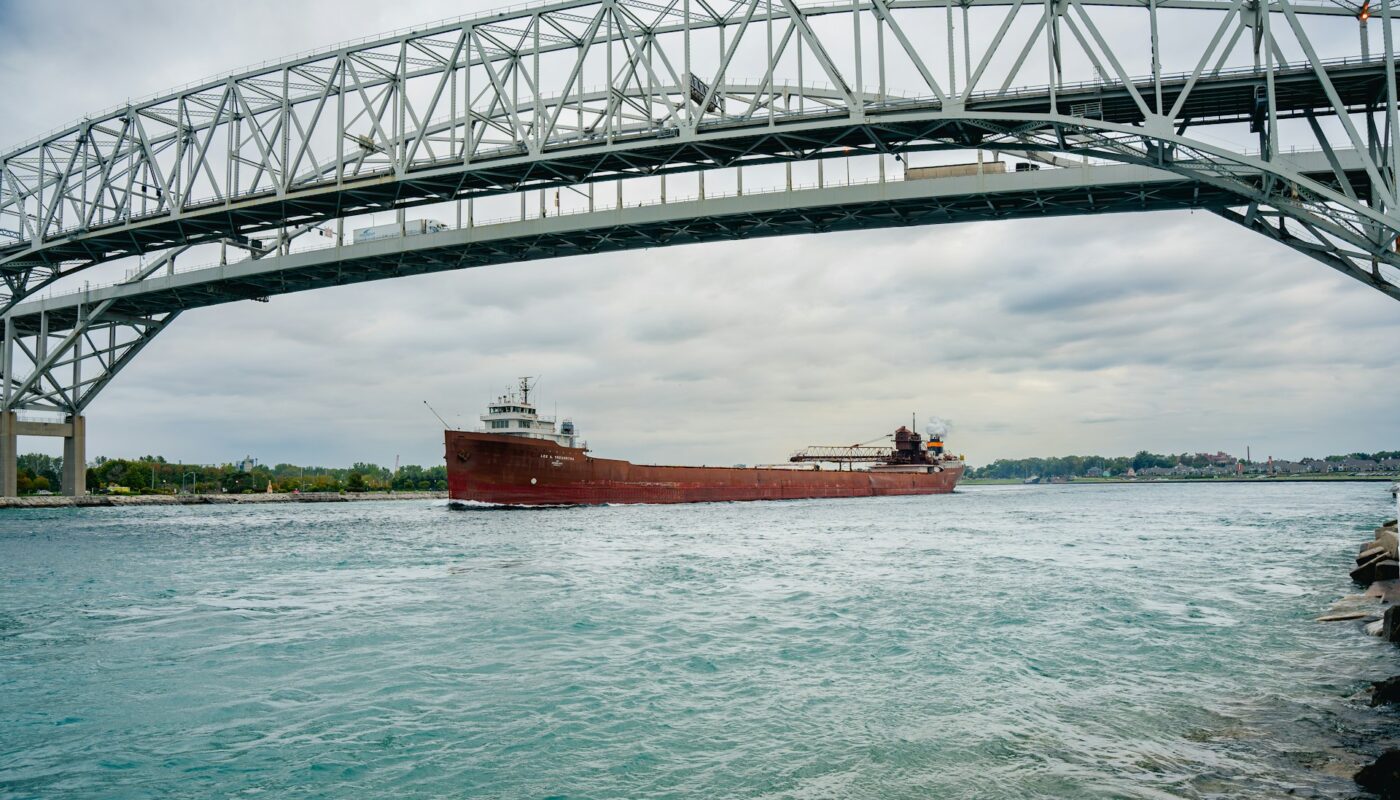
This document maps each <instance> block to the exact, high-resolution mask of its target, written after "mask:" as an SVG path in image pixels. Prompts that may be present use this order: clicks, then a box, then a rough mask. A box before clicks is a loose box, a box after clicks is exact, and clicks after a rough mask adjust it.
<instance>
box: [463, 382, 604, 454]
mask: <svg viewBox="0 0 1400 800" xmlns="http://www.w3.org/2000/svg"><path fill="white" fill-rule="evenodd" d="M531 381H532V379H531V378H521V379H520V384H519V386H518V387H517V388H513V389H511V390H509V391H507V392H506V393H505V394H503V395H501V396H500V397H498V398H496V401H495V402H494V403H491V404H489V405H488V406H487V407H486V413H485V414H482V415H481V431H482V432H483V433H498V434H501V435H504V436H522V437H525V438H527V439H547V440H549V441H551V442H555V443H556V444H560V445H562V446H564V447H583V446H584V445H582V444H580V443H579V441H578V431H577V429H576V428H575V427H574V422H573V420H570V419H566V420H564V421H563V423H562V424H561V423H557V422H556V421H555V419H554V418H553V417H541V416H540V414H539V411H538V410H537V409H536V408H535V406H534V405H533V404H531V403H530V390H531V389H533V388H534V384H533V383H531Z"/></svg>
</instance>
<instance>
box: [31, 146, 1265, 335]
mask: <svg viewBox="0 0 1400 800" xmlns="http://www.w3.org/2000/svg"><path fill="white" fill-rule="evenodd" d="M1237 202H1238V199H1237V198H1236V197H1235V196H1234V195H1232V194H1231V193H1229V192H1226V191H1223V190H1220V189H1215V188H1213V187H1209V186H1206V185H1203V184H1200V183H1197V182H1193V181H1189V180H1186V179H1183V178H1181V177H1180V176H1178V175H1174V174H1172V173H1168V172H1163V171H1160V170H1154V169H1150V168H1146V167H1137V166H1118V165H1110V166H1102V165H1101V166H1088V167H1083V168H1068V169H1047V170H1042V171H1039V172H1030V173H1010V174H989V175H983V176H980V177H979V176H970V177H965V178H939V179H931V180H910V181H892V182H886V183H866V184H855V185H850V186H829V187H825V188H805V189H802V188H799V189H793V190H785V191H777V192H768V193H762V194H748V195H742V196H726V197H714V198H708V199H703V200H698V199H697V200H688V201H682V202H669V203H664V204H661V203H658V204H653V205H645V206H640V207H627V208H622V209H608V210H602V211H594V212H586V213H575V214H566V215H563V216H556V217H546V218H541V219H526V220H523V221H514V222H504V223H499V224H492V225H481V226H476V227H471V228H461V229H454V230H448V231H443V232H440V233H435V234H425V235H420V236H412V237H407V238H395V239H385V240H379V241H373V242H366V243H362V244H349V245H343V246H339V247H331V248H326V249H321V250H310V251H304V252H297V253H292V254H290V255H285V256H269V257H265V258H262V259H258V260H248V261H242V262H238V263H234V264H229V265H225V266H217V267H208V268H203V269H193V270H189V271H186V272H177V273H175V274H173V275H159V276H153V277H150V278H147V279H145V280H143V281H141V282H139V283H134V284H118V285H114V286H108V287H104V288H99V289H92V290H89V291H86V292H79V293H74V294H69V295H62V296H58V297H53V298H46V299H42V300H35V301H31V302H28V303H23V304H21V305H19V306H17V307H16V308H15V309H14V311H13V313H12V315H11V317H12V319H13V320H14V323H15V327H16V331H17V332H20V333H33V332H37V331H38V329H39V326H40V316H41V315H43V314H47V317H48V319H47V325H48V330H49V331H50V332H51V333H52V332H57V331H61V330H65V329H68V328H71V327H72V326H73V325H74V323H75V321H76V318H77V313H78V308H79V306H81V305H91V304H94V303H99V302H102V301H105V300H113V301H114V302H113V304H112V306H111V307H110V309H109V310H108V312H107V316H108V317H109V318H110V317H121V316H128V317H139V316H145V315H149V314H159V313H165V312H170V311H180V310H185V309H191V308H198V307H202V306H209V305H216V304H221V303H230V302H235V301H239V300H248V299H252V298H265V297H268V296H271V295H277V294H286V293H289V292H298V291H303V290H308V289H315V288H321V287H325V286H338V285H344V284H350V283H360V282H363V281H372V280H379V279H383V278H392V277H402V276H406V275H416V274H423V273H429V272H440V271H444V270H455V269H464V268H468V267H477V266H486V265H491V264H502V263H508V262H516V261H527V260H535V259H543V258H556V257H561V256H570V255H582V254H587V253H606V252H615V251H620V250H629V249H637V248H643V247H661V246H665V245H674V244H686V243H693V242H708V241H720V240H726V239H746V238H755V237H763V236H781V235H785V234H796V233H813V232H819V231H847V230H865V229H874V228H887V227H901V226H911V225H928V224H937V223H946V222H969V221H976V220H995V219H1015V218H1027V217H1047V216H1059V215H1071V214H1102V213H1115V212H1131V211H1157V210H1164V209H1186V208H1212V207H1225V206H1228V205H1231V204H1234V203H1237Z"/></svg>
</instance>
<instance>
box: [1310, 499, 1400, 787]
mask: <svg viewBox="0 0 1400 800" xmlns="http://www.w3.org/2000/svg"><path fill="white" fill-rule="evenodd" d="M1374 536H1375V538H1374V539H1372V540H1371V541H1368V542H1365V543H1363V544H1362V545H1361V548H1360V550H1359V552H1358V553H1357V555H1356V568H1355V569H1353V570H1352V571H1351V579H1352V580H1353V581H1355V582H1356V583H1357V584H1359V585H1361V586H1364V587H1365V589H1364V591H1362V592H1361V593H1359V594H1350V595H1347V596H1346V597H1343V598H1342V599H1341V600H1338V601H1337V602H1336V603H1335V604H1333V606H1332V608H1331V609H1330V610H1329V611H1328V612H1327V613H1326V614H1324V615H1322V616H1320V617H1318V621H1319V622H1356V623H1357V624H1359V625H1360V626H1361V629H1362V630H1364V631H1365V632H1366V633H1368V634H1370V635H1372V636H1379V637H1381V638H1382V639H1384V640H1386V641H1388V642H1393V643H1395V644H1396V645H1397V646H1400V537H1397V530H1396V521H1395V520H1391V521H1389V522H1387V523H1385V524H1384V525H1382V526H1381V527H1379V528H1376V530H1375V533H1374ZM1357 699H1358V700H1359V701H1362V702H1367V703H1369V704H1370V705H1371V706H1376V707H1379V706H1388V707H1390V708H1391V709H1395V710H1400V676H1396V677H1393V678H1387V679H1386V680H1383V681H1376V682H1375V683H1373V684H1372V685H1371V687H1370V688H1369V689H1367V690H1366V691H1364V692H1363V693H1362V694H1361V695H1359V696H1358V697H1357ZM1356 782H1357V783H1358V784H1360V785H1361V786H1362V787H1363V788H1365V789H1368V790H1370V791H1372V792H1375V793H1377V794H1379V795H1380V796H1382V797H1397V798H1400V749H1397V748H1390V749H1387V750H1386V751H1385V752H1383V753H1381V755H1380V757H1379V758H1377V759H1376V760H1375V761H1374V762H1372V763H1370V764H1367V765H1366V766H1364V767H1362V768H1361V770H1360V771H1358V772H1357V773H1356Z"/></svg>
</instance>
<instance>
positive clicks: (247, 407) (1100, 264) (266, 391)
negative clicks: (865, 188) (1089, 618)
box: [0, 0, 1400, 465]
mask: <svg viewBox="0 0 1400 800" xmlns="http://www.w3.org/2000/svg"><path fill="white" fill-rule="evenodd" d="M491 5H494V4H492V3H460V2H459V3H446V2H436V3H434V2H417V3H411V2H405V3H394V4H389V3H383V2H378V3H367V2H306V3H295V2H277V3H273V2H247V1H245V2H239V3H236V4H235V3H228V4H221V5H215V4H191V3H175V2H163V3H154V2H122V3H95V2H93V3H71V2H42V3H40V2H33V3H21V2H15V1H14V0H0V108H3V109H4V110H5V114H4V115H3V116H0V149H8V148H9V146H10V145H12V144H14V143H16V142H18V141H20V140H23V139H28V138H29V137H31V136H34V135H37V134H39V133H41V132H43V131H46V130H49V129H51V128H54V127H57V126H59V125H62V124H66V123H69V122H71V121H73V120H74V119H76V118H78V117H79V116H81V115H82V114H83V113H84V112H88V111H94V110H97V109H101V108H106V107H108V106H111V105H114V104H117V103H121V102H124V101H125V100H126V99H127V98H128V97H137V96H141V95H145V94H148V93H151V92H155V91H158V90H161V89H164V88H168V87H170V86H174V85H178V84H182V83H184V82H186V81H189V80H193V79H195V78H199V77H204V76H207V75H210V74H214V73H218V72H221V71H225V70H229V69H232V68H235V67H239V66H242V65H244V64H247V63H251V62H254V61H259V60H262V59H275V58H278V57H279V56H283V55H286V54H288V53H292V52H296V51H300V50H305V49H309V48H312V47H317V46H320V45H324V44H329V43H333V42H336V41H340V40H344V39H348V38H352V37H358V36H364V35H370V34H374V33H377V32H381V31H384V30H388V29H392V28H397V27H402V26H406V25H410V24H414V23H420V22H425V21H429V20H435V19H438V18H441V17H446V16H451V15H456V14H461V13H466V12H470V11H473V10H477V9H485V8H489V7H490V6H491ZM211 31H213V32H214V33H212V34H211V33H210V32H211ZM1398 343H1400V303H1396V302H1395V301H1394V300H1390V299H1387V298H1386V297H1384V296H1383V295H1381V294H1380V293H1378V292H1376V291H1374V290H1371V289H1368V288H1366V287H1365V286H1363V285H1361V284H1360V283H1357V282H1355V281H1353V280H1350V279H1348V278H1345V277H1343V276H1341V275H1339V274H1337V273H1335V272H1332V271H1331V270H1329V269H1327V268H1326V267H1323V266H1321V265H1320V264H1318V263H1316V262H1313V261H1311V260H1309V259H1306V258H1305V257H1303V256H1301V255H1299V254H1297V253H1295V252H1293V251H1291V250H1288V249H1286V248H1284V247H1282V246H1280V245H1277V244H1275V243H1272V242H1270V241H1267V240H1265V239H1264V238H1262V237H1259V236H1257V235H1254V234H1250V233H1248V232H1246V231H1244V230H1242V229H1236V228H1234V227H1232V226H1231V225H1229V224H1228V223H1226V222H1224V221H1223V220H1220V219H1219V218H1217V217H1215V216H1213V215H1211V214H1208V213H1194V214H1193V213H1162V214H1154V215H1141V214H1138V215H1124V216H1110V217H1099V218H1067V219H1054V220H1038V221H1021V222H1003V223H976V224H968V225H957V226H941V227H927V228H916V229H908V230H883V231H870V232H862V233H843V234H824V235H813V236H806V237H789V238H782V239H770V240H759V241H749V242H743V243H720V244H706V245H692V246H685V247H677V248H669V249H661V250H650V251H643V252H634V253H628V254H620V255H602V256H592V257H584V258H574V259H565V260H555V261H545V262H535V263H530V264H523V265H515V266H501V267H491V268H486V269H479V270H470V271H464V272H456V273H448V274H441V275H434V276H425V277H415V278H406V279H400V280H395V281H390V282H381V283H374V284H365V285H360V286H353V287H345V288H336V289H326V290H320V291H315V292H310V293H304V294H300V295H291V296H283V297H274V298H273V299H272V302H270V303H267V304H262V303H243V304H235V305H230V306H224V307H217V308H211V309H204V310H197V311H191V312H188V313H186V314H185V315H184V316H182V317H181V318H180V319H179V320H178V321H177V322H176V323H175V324H174V325H173V326H172V327H171V329H170V330H169V331H167V332H166V333H164V334H162V336H161V337H159V338H157V339H156V340H155V342H154V343H153V344H151V345H150V347H148V348H147V349H146V350H145V351H144V352H143V353H142V354H141V356H140V357H139V358H138V359H137V360H136V362H135V363H134V364H133V365H132V366H131V367H129V368H128V369H127V370H126V371H125V372H123V373H122V374H121V375H120V376H119V377H118V378H117V379H116V381H115V382H114V383H113V384H112V385H111V386H110V387H109V388H108V389H107V390H106V391H105V393H104V394H103V395H102V396H101V397H100V398H99V399H98V400H97V401H96V402H95V403H94V404H93V405H92V406H91V407H90V409H89V412H88V431H89V443H88V454H89V457H95V456H98V455H109V456H135V455H141V454H145V453H160V454H164V455H165V456H166V457H168V458H170V459H172V460H177V459H178V460H184V461H197V462H220V461H227V460H232V459H236V458H239V457H242V456H243V455H245V454H251V455H253V456H254V457H256V458H259V459H260V460H262V461H264V462H268V463H274V462H283V461H287V462H294V463H311V464H328V465H344V464H349V463H350V462H353V461H376V462H379V463H386V464H392V463H393V460H394V457H395V456H396V455H399V456H402V458H403V460H404V461H405V462H406V463H424V464H432V463H438V462H439V461H440V460H441V456H442V446H441V431H440V428H441V426H440V425H439V424H438V423H437V421H436V420H434V419H433V418H432V417H431V416H430V415H429V414H428V412H427V411H426V410H425V409H424V407H423V405H422V401H423V400H425V399H427V400H429V401H431V402H432V403H433V405H434V406H435V407H437V408H438V410H439V411H440V412H442V413H443V415H444V416H447V417H449V419H451V420H454V421H455V420H458V419H460V421H461V423H462V424H467V425H474V424H475V417H476V415H478V414H479V413H481V411H482V410H483V409H482V406H483V405H484V404H485V403H486V401H487V400H488V399H489V398H490V397H491V396H492V395H493V394H495V393H498V392H499V391H500V390H501V389H502V388H504V387H505V385H506V384H508V383H510V382H512V381H513V380H514V379H515V377H516V376H519V375H542V376H543V380H542V382H541V385H540V399H541V401H542V406H543V407H544V408H545V409H547V410H553V408H554V405H555V403H556V402H557V404H558V410H559V412H560V414H561V416H572V417H573V418H574V419H575V420H576V421H577V422H578V424H579V427H580V428H581V430H582V432H583V434H584V436H585V438H587V439H588V440H589V443H590V445H591V446H592V448H593V449H594V452H595V454H596V455H601V456H614V457H621V458H629V459H633V460H639V461H651V462H678V463H709V464H729V463H736V462H744V463H760V462H766V461H780V460H783V459H784V458H785V456H786V455H787V454H788V452H789V451H791V450H793V449H795V448H798V447H801V446H804V445H808V444H824V443H825V444H838V443H850V442H854V441H863V440H867V439H871V438H873V437H875V436H877V435H880V434H882V433H885V432H887V431H889V430H891V429H893V428H894V427H895V426H897V425H899V424H901V423H904V422H906V421H907V420H908V419H909V416H910V414H912V413H917V414H919V415H920V417H924V416H927V415H930V414H938V415H941V416H944V417H946V418H948V419H950V420H952V422H953V426H954V427H953V433H952V435H951V436H950V443H951V445H952V447H953V449H954V450H955V451H959V452H965V453H966V454H967V456H968V458H969V459H970V460H971V461H974V462H976V463H984V462H987V461H990V460H992V459H995V458H999V457H1020V456H1029V455H1054V454H1067V453H1084V454H1087V453H1100V454H1105V455H1114V454H1128V453H1132V452H1134V451H1136V450H1138V449H1143V448H1145V449H1150V450H1157V451H1172V452H1180V451H1185V450H1189V451H1212V452H1213V451H1215V450H1220V449H1223V450H1226V451H1229V452H1233V453H1237V454H1240V455H1243V454H1244V451H1245V447H1246V446H1250V447H1252V452H1253V454H1254V456H1255V457H1256V458H1262V457H1264V456H1268V455H1273V456H1275V457H1286V458H1297V457H1301V456H1304V455H1310V454H1311V455H1323V454H1326V453H1331V452H1347V451H1352V450H1375V449H1400V414H1397V412H1396V411H1395V409H1396V407H1397V403H1396V397H1397V395H1400V371H1398V370H1396V369H1395V368H1394V366H1393V364H1394V361H1395V351H1396V347H1397V344H1398ZM54 445H56V443H55V442H46V441H45V440H39V439H27V440H25V441H24V442H23V443H22V446H21V450H22V451H24V450H39V449H45V450H47V451H50V452H53V451H54V450H55V448H54Z"/></svg>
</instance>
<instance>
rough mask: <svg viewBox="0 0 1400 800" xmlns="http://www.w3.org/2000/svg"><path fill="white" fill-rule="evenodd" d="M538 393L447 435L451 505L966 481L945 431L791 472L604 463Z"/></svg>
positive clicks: (801, 464)
mask: <svg viewBox="0 0 1400 800" xmlns="http://www.w3.org/2000/svg"><path fill="white" fill-rule="evenodd" d="M532 388H533V387H532V385H531V383H530V379H528V378H522V379H521V381H520V386H519V390H518V392H517V391H512V392H508V393H507V394H505V395H502V396H501V397H499V398H498V399H497V400H496V402H495V403H492V404H490V405H489V406H488V407H487V413H485V414H483V415H482V416H481V421H482V424H483V430H481V431H479V432H470V431H458V430H447V431H446V433H445V436H446V444H447V454H446V457H447V490H448V497H449V498H450V499H451V500H453V501H456V502H477V503H491V504H499V505H517V506H542V505H596V504H602V503H702V502H725V501H735V500H796V499H803V498H818V497H873V496H877V495H910V494H947V493H948V492H951V491H953V488H954V487H955V486H957V483H958V479H959V478H961V477H962V473H963V461H962V459H961V458H959V457H957V456H953V455H951V454H948V453H946V452H944V448H943V442H942V439H941V435H938V436H935V435H934V434H935V432H936V431H935V430H932V429H931V430H930V437H929V440H928V441H927V442H925V441H924V440H923V439H922V437H920V436H919V434H917V433H915V432H913V431H911V430H909V429H908V428H906V427H903V426H901V427H900V428H899V430H897V431H895V433H894V434H893V436H892V437H891V438H892V439H893V444H894V446H893V448H890V447H866V446H861V445H853V446H850V447H811V448H808V449H806V450H803V451H799V452H798V453H796V454H794V455H793V456H792V457H791V458H790V459H789V463H788V464H785V465H773V466H760V467H680V466H653V465H648V464H633V463H631V462H628V461H620V460H616V459H607V458H594V457H593V456H591V455H589V452H590V451H589V449H588V445H587V443H585V442H581V441H580V440H579V437H578V431H577V429H576V428H575V427H574V424H573V422H572V421H571V420H568V419H566V420H564V421H563V422H562V423H559V424H557V423H556V421H555V420H554V419H551V418H545V417H541V416H540V415H539V413H538V411H537V410H536V409H535V407H534V405H532V404H531V403H530V391H531V390H532ZM823 464H826V465H829V466H827V467H826V468H823ZM858 464H863V465H868V466H866V467H864V468H857V466H856V465H858Z"/></svg>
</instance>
